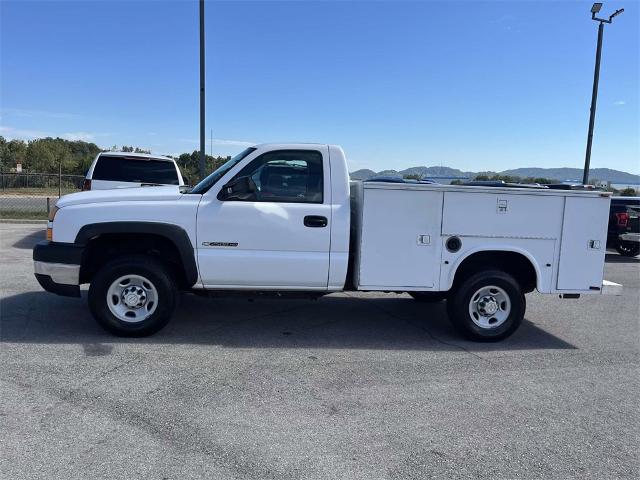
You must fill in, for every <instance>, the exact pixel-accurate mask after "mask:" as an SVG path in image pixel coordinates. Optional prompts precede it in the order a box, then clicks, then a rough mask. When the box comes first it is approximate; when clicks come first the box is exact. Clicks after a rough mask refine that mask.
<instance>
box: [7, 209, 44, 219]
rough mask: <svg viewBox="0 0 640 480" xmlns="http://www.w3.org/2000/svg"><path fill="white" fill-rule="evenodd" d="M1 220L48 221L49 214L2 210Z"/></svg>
mask: <svg viewBox="0 0 640 480" xmlns="http://www.w3.org/2000/svg"><path fill="white" fill-rule="evenodd" d="M0 218H11V219H19V220H46V219H47V212H25V211H23V210H5V209H2V210H0Z"/></svg>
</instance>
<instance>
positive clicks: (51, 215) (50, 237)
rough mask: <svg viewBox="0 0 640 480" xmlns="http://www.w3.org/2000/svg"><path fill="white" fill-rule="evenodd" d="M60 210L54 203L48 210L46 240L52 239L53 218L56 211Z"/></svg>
mask: <svg viewBox="0 0 640 480" xmlns="http://www.w3.org/2000/svg"><path fill="white" fill-rule="evenodd" d="M58 210H60V209H59V208H58V207H56V206H55V205H54V206H53V208H52V209H51V210H49V223H48V224H47V240H49V241H51V240H53V219H54V218H56V213H58Z"/></svg>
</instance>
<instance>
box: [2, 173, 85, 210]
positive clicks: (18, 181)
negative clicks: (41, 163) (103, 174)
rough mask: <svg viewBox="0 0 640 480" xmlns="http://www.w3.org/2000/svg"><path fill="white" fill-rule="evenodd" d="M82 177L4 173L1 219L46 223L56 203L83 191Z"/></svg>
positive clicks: (54, 174)
mask: <svg viewBox="0 0 640 480" xmlns="http://www.w3.org/2000/svg"><path fill="white" fill-rule="evenodd" d="M83 181H84V176H82V175H63V174H61V173H15V172H1V173H0V219H46V218H47V215H48V214H49V210H50V209H51V208H52V207H53V206H54V205H55V203H56V200H58V198H59V197H61V196H62V195H66V194H67V193H73V192H79V191H80V190H82V182H83Z"/></svg>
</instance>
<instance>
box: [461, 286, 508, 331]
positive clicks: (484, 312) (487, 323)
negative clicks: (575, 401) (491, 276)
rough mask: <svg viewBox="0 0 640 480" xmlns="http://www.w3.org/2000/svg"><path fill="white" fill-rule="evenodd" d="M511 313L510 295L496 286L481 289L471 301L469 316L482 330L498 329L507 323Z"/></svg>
mask: <svg viewBox="0 0 640 480" xmlns="http://www.w3.org/2000/svg"><path fill="white" fill-rule="evenodd" d="M510 313H511V300H510V298H509V295H508V294H507V292H505V291H504V290H503V289H502V288H500V287H497V286H495V285H487V286H486V287H482V288H479V289H478V290H477V291H476V293H474V294H473V295H472V296H471V300H470V301H469V316H470V317H471V320H472V321H473V323H475V324H476V325H477V326H478V327H480V328H484V329H487V330H490V329H494V328H497V327H499V326H500V325H502V324H503V323H504V322H506V321H507V318H509V314H510Z"/></svg>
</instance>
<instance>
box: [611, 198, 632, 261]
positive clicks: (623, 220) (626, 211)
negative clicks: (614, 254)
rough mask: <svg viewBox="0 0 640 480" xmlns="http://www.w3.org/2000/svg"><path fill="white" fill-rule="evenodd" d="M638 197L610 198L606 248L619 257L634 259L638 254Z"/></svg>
mask: <svg viewBox="0 0 640 480" xmlns="http://www.w3.org/2000/svg"><path fill="white" fill-rule="evenodd" d="M639 214H640V197H612V198H611V208H610V210H609V229H608V232H607V247H609V248H615V249H616V250H617V251H618V253H619V254H620V255H624V256H627V257H635V256H636V255H638V254H639V253H640V221H639V220H638V215H639Z"/></svg>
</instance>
